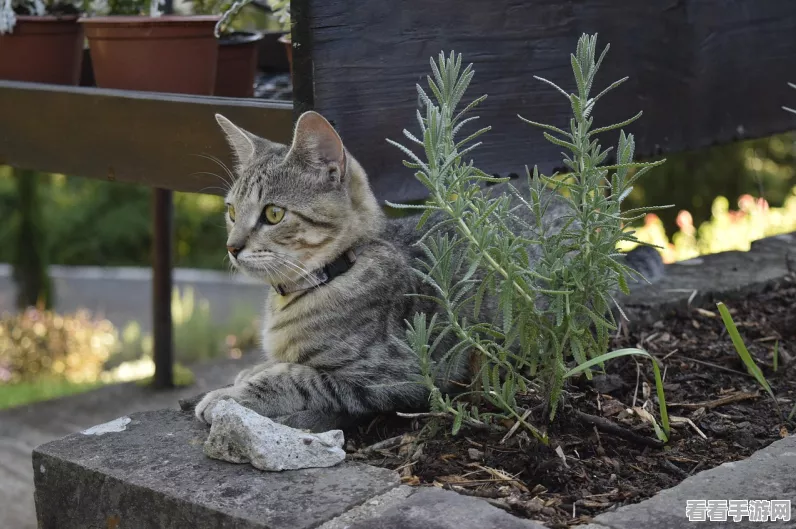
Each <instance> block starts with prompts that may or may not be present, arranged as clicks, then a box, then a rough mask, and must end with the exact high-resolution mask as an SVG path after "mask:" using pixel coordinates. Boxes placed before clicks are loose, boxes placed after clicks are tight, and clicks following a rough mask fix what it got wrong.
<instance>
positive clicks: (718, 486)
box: [573, 435, 796, 529]
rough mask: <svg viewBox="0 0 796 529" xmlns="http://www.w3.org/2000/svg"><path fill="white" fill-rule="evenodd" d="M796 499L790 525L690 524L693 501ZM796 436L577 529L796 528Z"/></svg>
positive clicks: (777, 523)
mask: <svg viewBox="0 0 796 529" xmlns="http://www.w3.org/2000/svg"><path fill="white" fill-rule="evenodd" d="M730 499H734V500H791V504H792V505H791V519H790V521H777V522H771V521H768V522H751V521H749V519H748V518H744V519H743V520H742V521H740V522H734V521H732V520H730V521H728V522H715V521H714V522H704V523H697V522H689V521H688V518H687V517H686V515H685V507H686V501H687V500H730ZM794 499H796V435H791V436H789V437H786V438H784V439H781V440H779V441H776V442H775V443H772V444H770V445H769V446H767V447H766V448H763V449H762V450H758V451H757V452H755V453H754V454H752V455H751V456H750V457H748V458H747V459H744V460H742V461H737V462H734V463H724V464H723V465H719V466H718V467H715V468H712V469H710V470H704V471H702V472H700V473H698V474H695V475H693V476H691V477H689V478H686V479H685V480H684V481H683V482H681V483H680V484H679V485H676V486H674V487H672V488H670V489H666V490H662V491H661V492H659V493H658V494H656V495H655V496H653V497H652V498H650V499H648V500H645V501H642V502H640V503H637V504H635V505H628V506H626V507H620V508H619V509H617V510H616V511H613V512H607V513H603V514H600V515H598V516H597V517H595V518H594V524H593V525H579V526H575V528H573V529H639V528H642V527H643V528H644V529H681V528H683V527H691V526H694V527H710V528H715V529H729V528H734V529H755V528H759V527H765V528H766V529H768V528H771V529H785V528H789V529H794V528H796V513H794V512H793V511H794V508H795V507H796V501H794Z"/></svg>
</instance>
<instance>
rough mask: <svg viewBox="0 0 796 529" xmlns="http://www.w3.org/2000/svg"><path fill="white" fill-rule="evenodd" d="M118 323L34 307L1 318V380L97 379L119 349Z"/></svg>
mask: <svg viewBox="0 0 796 529" xmlns="http://www.w3.org/2000/svg"><path fill="white" fill-rule="evenodd" d="M117 340H118V336H117V333H116V329H115V328H114V327H113V325H112V324H111V323H110V322H109V321H106V320H96V319H94V318H92V317H91V315H90V314H89V313H88V312H86V311H81V312H77V313H75V314H69V315H64V316H61V315H58V314H55V313H53V312H50V311H40V310H37V309H33V308H30V309H28V310H25V311H23V312H21V313H19V314H14V315H4V316H3V317H2V318H0V382H2V383H6V384H16V383H20V382H36V381H38V380H39V379H42V378H45V379H47V380H56V379H57V380H64V381H67V382H72V383H83V382H94V381H95V380H97V378H98V377H99V375H100V373H101V372H102V371H103V369H104V366H105V362H106V361H107V360H108V359H109V358H110V357H111V356H112V355H113V354H114V353H115V352H116V351H117V347H118V344H117Z"/></svg>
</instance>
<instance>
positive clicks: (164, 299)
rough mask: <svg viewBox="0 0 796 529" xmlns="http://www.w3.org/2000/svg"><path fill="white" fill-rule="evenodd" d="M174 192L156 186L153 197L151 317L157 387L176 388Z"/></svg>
mask: <svg viewBox="0 0 796 529" xmlns="http://www.w3.org/2000/svg"><path fill="white" fill-rule="evenodd" d="M173 218H174V207H173V203H172V192H171V191H170V190H167V189H159V188H155V189H154V190H153V196H152V230H153V234H152V241H153V245H152V250H153V252H152V316H153V322H152V323H153V327H152V328H153V330H154V357H155V384H154V385H155V388H157V389H166V388H171V387H173V376H172V373H173V358H174V354H173V351H174V338H173V335H172V324H171V289H172V280H171V261H172V241H173V239H174V234H173V231H174V226H173Z"/></svg>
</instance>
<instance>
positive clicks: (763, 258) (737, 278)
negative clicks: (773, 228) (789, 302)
mask: <svg viewBox="0 0 796 529" xmlns="http://www.w3.org/2000/svg"><path fill="white" fill-rule="evenodd" d="M789 266H790V270H796V232H794V233H788V234H783V235H776V236H773V237H767V238H765V239H760V240H757V241H754V242H753V243H752V246H751V249H750V250H749V251H748V252H735V251H733V252H722V253H716V254H710V255H703V256H701V257H697V258H694V259H690V260H688V261H680V262H678V263H674V264H670V265H667V266H666V276H665V277H664V278H662V279H661V280H659V281H658V282H656V283H655V284H653V285H647V284H636V285H631V290H632V292H631V294H630V295H629V296H622V297H620V298H619V302H620V304H621V305H622V308H623V309H624V310H625V312H626V313H627V315H628V317H629V318H630V322H629V325H631V326H636V325H644V324H649V323H653V322H655V321H657V320H659V319H661V317H662V316H663V315H665V314H667V313H669V312H671V311H675V310H682V309H685V308H687V307H688V306H689V304H690V305H692V306H694V305H700V304H701V305H702V306H705V305H708V304H710V303H714V302H718V301H728V300H731V299H732V298H734V297H738V296H741V295H743V294H744V293H746V292H752V291H756V290H760V289H761V288H762V287H764V286H767V285H771V284H774V283H776V282H778V281H781V280H783V279H784V278H785V276H787V275H788V274H789V272H790V270H789Z"/></svg>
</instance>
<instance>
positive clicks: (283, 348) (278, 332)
mask: <svg viewBox="0 0 796 529" xmlns="http://www.w3.org/2000/svg"><path fill="white" fill-rule="evenodd" d="M288 302H289V299H286V298H284V297H282V296H271V297H270V298H269V299H268V300H267V301H266V306H265V314H264V315H263V327H262V333H261V338H262V343H263V348H264V349H265V352H266V353H267V355H268V357H269V358H271V359H273V360H276V361H279V362H287V363H298V361H299V359H300V357H301V351H302V348H303V347H306V345H307V343H306V340H305V339H304V338H306V336H304V338H302V336H303V335H305V334H306V332H307V329H303V327H304V323H305V318H304V316H305V315H303V314H301V311H300V310H298V308H294V307H292V306H290V305H288Z"/></svg>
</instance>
